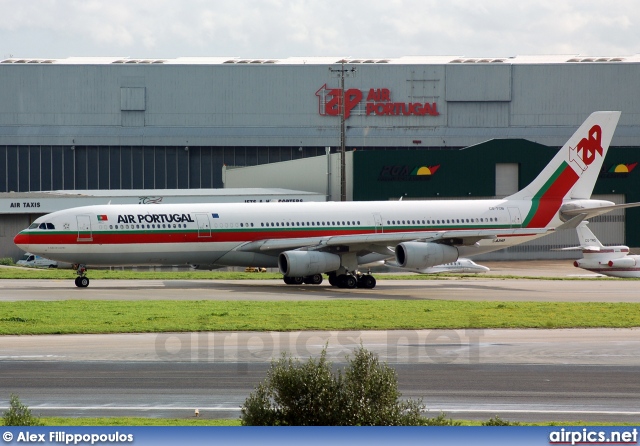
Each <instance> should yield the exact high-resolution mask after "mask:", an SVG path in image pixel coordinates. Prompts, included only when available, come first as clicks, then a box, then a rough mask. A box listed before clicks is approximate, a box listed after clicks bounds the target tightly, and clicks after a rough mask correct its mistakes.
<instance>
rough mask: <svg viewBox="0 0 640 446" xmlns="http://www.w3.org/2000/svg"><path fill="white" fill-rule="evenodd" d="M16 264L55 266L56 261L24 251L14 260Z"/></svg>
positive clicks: (42, 266) (43, 266) (35, 266)
mask: <svg viewBox="0 0 640 446" xmlns="http://www.w3.org/2000/svg"><path fill="white" fill-rule="evenodd" d="M16 265H20V266H32V267H34V268H57V267H58V262H56V261H55V260H49V259H45V258H44V257H40V256H37V255H35V254H31V253H30V252H26V253H25V254H24V256H23V257H22V258H21V259H20V260H18V261H17V262H16Z"/></svg>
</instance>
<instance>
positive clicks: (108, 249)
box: [14, 111, 631, 288]
mask: <svg viewBox="0 0 640 446" xmlns="http://www.w3.org/2000/svg"><path fill="white" fill-rule="evenodd" d="M619 117H620V112H615V111H611V112H595V113H593V114H591V115H590V116H589V117H588V118H587V119H586V121H585V122H584V123H583V124H582V126H580V128H579V129H578V130H577V131H576V132H575V133H574V135H573V136H572V137H571V138H570V139H569V141H568V142H567V143H566V144H565V145H564V146H563V147H562V149H560V151H559V152H558V153H557V155H556V156H555V157H554V158H553V159H552V160H551V161H550V162H549V164H548V165H547V166H546V167H545V168H544V170H543V171H542V172H541V173H540V174H539V175H538V177H537V178H536V179H535V180H534V181H533V182H532V183H531V184H529V185H528V186H527V187H525V188H524V189H522V190H521V191H519V192H517V193H515V194H513V195H511V196H509V197H506V198H503V199H492V200H438V201H378V202H327V203H238V204H220V203H210V204H202V203H200V204H152V205H96V206H86V207H79V208H74V209H68V210H63V211H58V212H53V213H51V214H48V215H45V216H43V217H40V218H38V219H36V220H35V221H34V222H33V224H32V225H31V226H29V228H27V229H25V230H23V231H21V232H20V233H19V234H18V235H16V237H15V240H14V241H15V243H16V245H18V246H19V247H20V248H22V249H23V250H25V251H29V252H31V253H34V254H38V255H40V256H44V257H47V258H50V259H53V260H57V261H60V262H68V263H72V264H77V273H78V276H77V278H76V285H77V286H78V287H86V286H88V284H89V278H88V277H87V276H86V271H87V267H89V266H109V265H111V266H116V265H178V264H199V265H217V266H255V265H259V266H262V267H276V266H277V267H278V268H279V270H280V272H281V273H282V274H283V276H284V282H285V283H287V284H300V283H308V284H319V283H321V282H322V280H323V274H328V276H329V282H330V283H331V284H332V285H335V286H338V287H341V288H354V287H361V288H373V287H374V286H375V284H376V280H375V278H374V277H373V276H372V275H371V274H361V273H360V272H359V269H358V268H359V265H365V264H370V263H372V262H379V261H381V260H391V261H393V262H395V263H396V264H397V265H398V266H400V267H404V268H407V269H411V270H416V269H424V268H428V267H431V266H435V265H440V264H443V263H449V262H454V261H455V260H456V259H458V257H470V256H473V255H477V254H481V253H486V252H490V251H495V250H498V249H502V248H506V247H509V246H513V245H517V244H520V243H524V242H527V241H529V240H532V239H535V238H537V237H542V236H544V235H545V234H548V233H549V232H550V231H553V230H555V229H557V228H561V227H572V228H575V227H576V226H577V225H578V223H579V222H580V221H582V220H584V219H587V218H590V217H593V216H596V215H600V214H603V213H605V212H609V211H611V210H613V209H615V208H616V206H615V205H614V203H612V202H609V201H601V200H591V199H590V197H591V192H592V190H593V187H594V184H595V181H596V178H597V177H598V174H599V172H600V169H601V166H602V162H603V160H604V157H605V155H606V153H607V149H608V147H609V144H610V142H611V138H612V136H613V132H614V130H615V127H616V125H617V122H618V119H619ZM622 206H627V207H628V206H631V205H622Z"/></svg>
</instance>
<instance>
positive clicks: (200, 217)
mask: <svg viewBox="0 0 640 446" xmlns="http://www.w3.org/2000/svg"><path fill="white" fill-rule="evenodd" d="M196 221H197V222H198V237H211V223H209V214H196Z"/></svg>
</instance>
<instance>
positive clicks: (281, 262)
mask: <svg viewBox="0 0 640 446" xmlns="http://www.w3.org/2000/svg"><path fill="white" fill-rule="evenodd" d="M278 268H279V269H280V272H281V273H282V274H284V275H285V276H287V277H304V276H312V275H314V274H322V273H327V272H329V271H335V270H337V269H338V268H340V256H339V255H336V254H331V253H328V252H319V251H285V252H283V253H281V254H280V255H279V256H278Z"/></svg>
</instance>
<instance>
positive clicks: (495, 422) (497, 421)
mask: <svg viewBox="0 0 640 446" xmlns="http://www.w3.org/2000/svg"><path fill="white" fill-rule="evenodd" d="M482 425H483V426H520V423H518V422H517V421H507V420H503V419H502V418H500V417H499V416H498V415H496V416H495V417H493V418H489V419H488V420H487V421H483V422H482Z"/></svg>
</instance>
